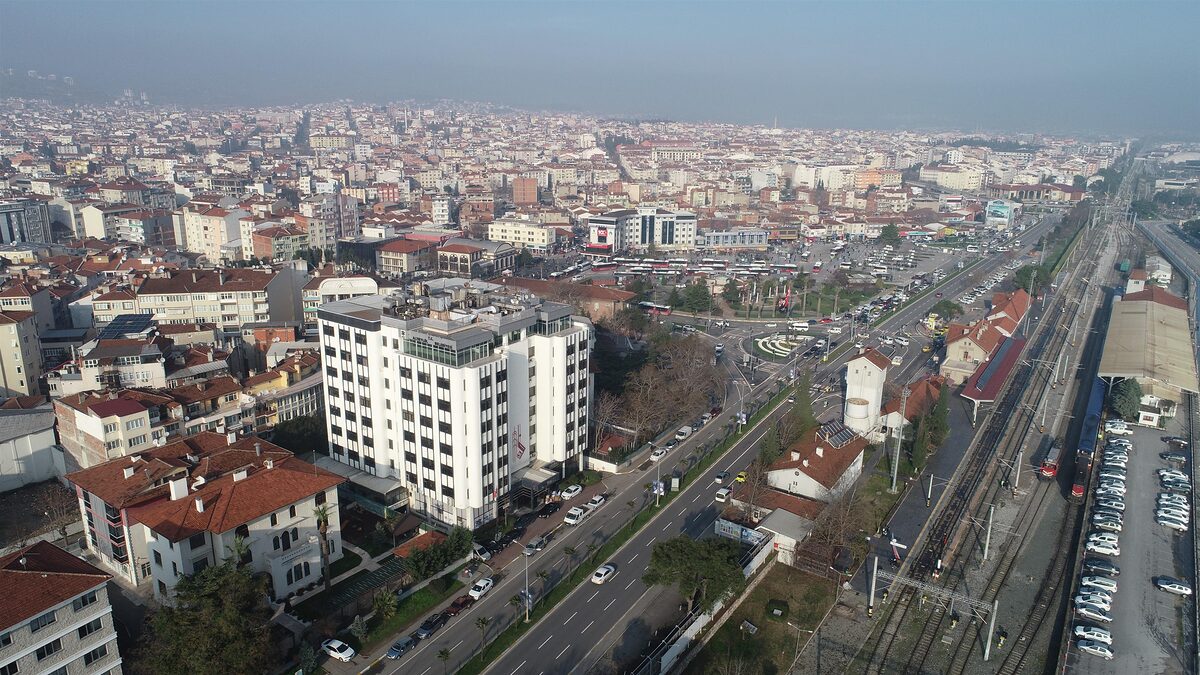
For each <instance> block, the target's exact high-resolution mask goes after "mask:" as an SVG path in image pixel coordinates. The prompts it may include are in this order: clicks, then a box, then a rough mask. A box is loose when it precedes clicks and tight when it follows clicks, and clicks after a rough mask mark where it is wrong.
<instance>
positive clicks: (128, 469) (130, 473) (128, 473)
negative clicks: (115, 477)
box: [125, 466, 137, 478]
mask: <svg viewBox="0 0 1200 675" xmlns="http://www.w3.org/2000/svg"><path fill="white" fill-rule="evenodd" d="M135 471H137V469H135V468H133V467H132V466H127V467H125V477H126V478H133V474H134V472H135Z"/></svg>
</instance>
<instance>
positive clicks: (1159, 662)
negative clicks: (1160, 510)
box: [1068, 420, 1195, 674]
mask: <svg viewBox="0 0 1200 675" xmlns="http://www.w3.org/2000/svg"><path fill="white" fill-rule="evenodd" d="M1180 426H1181V425H1180V421H1179V420H1174V421H1173V423H1172V424H1169V425H1168V427H1167V429H1166V430H1158V429H1148V428H1142V427H1132V428H1133V430H1134V433H1133V434H1132V435H1130V436H1124V438H1128V439H1130V440H1131V441H1132V442H1133V450H1132V451H1130V452H1129V453H1128V455H1129V461H1128V466H1127V468H1126V474H1127V480H1126V489H1127V492H1126V497H1125V507H1126V509H1125V513H1124V520H1123V525H1122V530H1121V532H1120V534H1119V542H1120V551H1121V554H1120V555H1119V556H1097V555H1094V554H1091V555H1089V557H1099V558H1107V559H1109V560H1111V561H1112V562H1113V563H1115V564H1116V565H1117V566H1118V567H1120V570H1121V573H1120V575H1119V576H1116V577H1112V578H1113V579H1114V580H1115V581H1116V582H1117V584H1118V585H1119V588H1118V590H1117V592H1116V593H1113V594H1112V596H1113V601H1112V609H1111V611H1110V612H1109V614H1110V616H1111V617H1112V622H1111V623H1098V622H1094V621H1087V620H1086V619H1081V618H1079V617H1076V621H1075V623H1077V624H1078V623H1087V624H1091V625H1097V626H1101V627H1103V628H1104V629H1106V630H1108V631H1109V632H1110V633H1111V634H1112V652H1113V656H1114V658H1113V659H1112V660H1111V661H1108V660H1105V659H1104V658H1102V657H1100V656H1094V655H1091V654H1084V653H1082V652H1080V651H1079V649H1078V645H1077V643H1076V645H1074V646H1073V647H1072V649H1071V651H1070V656H1069V659H1068V663H1069V664H1070V666H1071V670H1072V671H1082V672H1089V673H1113V674H1116V673H1155V674H1157V673H1185V672H1189V669H1188V666H1187V665H1186V664H1187V663H1188V661H1189V659H1190V654H1191V651H1192V644H1193V643H1194V641H1195V636H1194V635H1193V634H1192V628H1191V626H1192V623H1191V621H1190V620H1189V619H1188V617H1189V616H1190V613H1191V611H1192V608H1191V603H1192V602H1194V599H1193V598H1192V597H1181V596H1179V595H1174V594H1171V593H1168V592H1166V591H1163V590H1160V589H1158V588H1156V587H1155V584H1154V582H1153V580H1154V579H1155V578H1156V577H1159V576H1162V575H1167V576H1171V577H1175V578H1178V579H1185V580H1186V579H1191V578H1192V562H1191V561H1192V555H1191V550H1192V546H1193V540H1192V538H1193V534H1192V532H1191V531H1190V530H1189V531H1188V532H1176V531H1175V530H1172V529H1169V528H1167V527H1165V526H1163V525H1160V524H1158V523H1156V522H1155V511H1156V509H1157V502H1158V495H1159V494H1160V492H1162V490H1161V488H1160V484H1159V477H1158V470H1159V469H1163V468H1175V469H1181V470H1183V471H1185V472H1186V471H1188V467H1187V465H1184V464H1179V463H1170V462H1167V461H1165V460H1163V459H1161V458H1160V457H1159V455H1160V453H1164V452H1167V451H1168V450H1174V451H1179V450H1178V448H1169V447H1168V445H1167V444H1166V443H1165V442H1164V441H1163V440H1162V439H1163V437H1164V436H1166V435H1170V434H1180V433H1181V428H1180ZM1183 452H1185V454H1187V455H1188V456H1190V454H1191V453H1190V452H1188V451H1186V450H1184V451H1183ZM1089 515H1090V514H1089ZM1078 592H1079V591H1076V593H1078Z"/></svg>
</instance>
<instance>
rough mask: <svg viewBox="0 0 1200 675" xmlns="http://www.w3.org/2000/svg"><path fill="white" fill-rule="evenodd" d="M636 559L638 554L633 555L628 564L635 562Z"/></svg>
mask: <svg viewBox="0 0 1200 675" xmlns="http://www.w3.org/2000/svg"><path fill="white" fill-rule="evenodd" d="M637 557H638V554H636V553H634V554H633V557H632V558H630V559H629V562H633V561H634V560H637Z"/></svg>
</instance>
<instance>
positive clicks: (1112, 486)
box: [1096, 479, 1125, 497]
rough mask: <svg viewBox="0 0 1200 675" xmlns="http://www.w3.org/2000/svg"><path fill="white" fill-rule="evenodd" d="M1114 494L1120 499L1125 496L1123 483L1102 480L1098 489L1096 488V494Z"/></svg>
mask: <svg viewBox="0 0 1200 675" xmlns="http://www.w3.org/2000/svg"><path fill="white" fill-rule="evenodd" d="M1101 493H1106V494H1116V495H1120V496H1122V497H1124V496H1125V483H1124V482H1123V481H1118V480H1112V479H1109V480H1103V481H1101V482H1100V487H1098V488H1096V494H1101Z"/></svg>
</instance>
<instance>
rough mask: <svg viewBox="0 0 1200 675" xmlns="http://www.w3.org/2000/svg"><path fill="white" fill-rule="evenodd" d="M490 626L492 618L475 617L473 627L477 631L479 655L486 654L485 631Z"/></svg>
mask: <svg viewBox="0 0 1200 675" xmlns="http://www.w3.org/2000/svg"><path fill="white" fill-rule="evenodd" d="M490 625H492V617H490V616H477V617H475V627H476V628H478V629H479V651H480V653H481V654H484V653H487V629H488V626H490Z"/></svg>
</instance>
